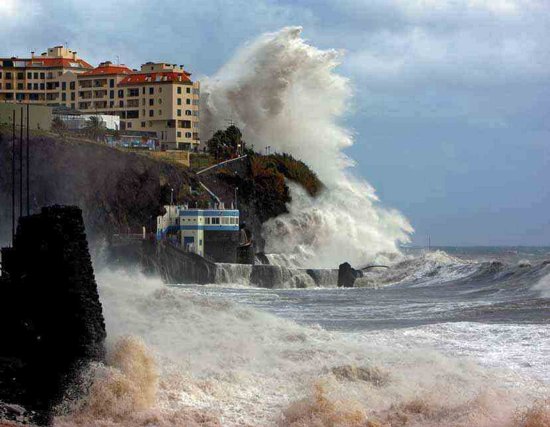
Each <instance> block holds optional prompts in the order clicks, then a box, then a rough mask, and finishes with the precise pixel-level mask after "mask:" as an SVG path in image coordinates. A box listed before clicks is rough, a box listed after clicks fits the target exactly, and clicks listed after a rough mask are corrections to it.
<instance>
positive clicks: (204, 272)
mask: <svg viewBox="0 0 550 427" xmlns="http://www.w3.org/2000/svg"><path fill="white" fill-rule="evenodd" d="M142 263H143V269H144V271H145V272H146V273H158V274H160V276H161V277H162V280H163V281H164V282H165V283H199V284H205V283H215V281H216V264H214V263H213V262H210V261H208V260H206V259H204V258H203V257H201V256H199V255H197V254H194V253H189V252H185V251H182V250H181V249H178V248H176V247H175V246H172V245H171V244H169V243H165V242H158V243H157V242H155V241H144V242H143V256H142Z"/></svg>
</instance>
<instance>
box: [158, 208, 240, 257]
mask: <svg viewBox="0 0 550 427" xmlns="http://www.w3.org/2000/svg"><path fill="white" fill-rule="evenodd" d="M164 208H165V209H166V213H165V214H164V215H162V216H159V217H157V240H167V241H170V242H171V243H172V244H174V245H175V246H178V247H180V248H182V249H183V250H185V251H186V252H193V253H196V254H198V255H201V256H204V257H207V258H210V259H212V260H214V261H216V262H232V263H234V262H235V261H236V254H237V247H238V245H239V211H238V210H236V209H189V208H188V207H187V206H174V205H171V206H165V207H164Z"/></svg>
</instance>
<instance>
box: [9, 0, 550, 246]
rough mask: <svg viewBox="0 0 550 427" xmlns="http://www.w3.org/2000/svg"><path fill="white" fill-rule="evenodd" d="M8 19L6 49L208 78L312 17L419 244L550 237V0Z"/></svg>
mask: <svg viewBox="0 0 550 427" xmlns="http://www.w3.org/2000/svg"><path fill="white" fill-rule="evenodd" d="M0 22H1V25H0V56H11V55H19V56H28V54H29V51H31V50H34V51H36V52H42V51H43V50H45V49H46V48H47V47H49V46H53V45H58V44H64V43H68V45H69V47H71V48H72V49H74V50H77V51H78V52H79V54H80V55H81V56H82V57H83V58H84V59H86V60H88V61H89V62H92V63H94V64H97V63H98V62H100V61H103V60H112V61H116V58H117V56H118V57H119V58H120V61H121V62H122V63H125V64H127V65H130V66H133V67H138V66H139V65H140V64H141V63H142V62H146V61H150V60H151V61H161V60H162V61H167V62H173V63H178V64H180V63H183V64H185V65H186V67H187V68H188V69H189V71H191V72H192V73H193V74H194V75H195V76H201V75H210V74H213V73H214V72H215V71H216V70H217V69H218V68H219V67H220V66H221V65H222V64H223V63H225V62H226V61H227V60H228V59H229V58H230V57H231V56H232V54H233V53H234V52H235V51H236V49H237V48H238V46H239V45H241V44H243V43H245V42H246V41H247V40H250V39H252V38H254V37H256V36H257V35H259V34H260V33H263V32H266V31H275V30H278V29H280V28H281V27H283V26H287V25H301V26H303V28H304V32H303V35H304V37H305V38H307V39H308V40H309V41H310V43H312V44H313V45H316V46H318V47H321V48H337V49H343V50H344V51H345V52H346V54H345V56H344V58H343V63H342V65H341V67H340V72H341V73H342V74H345V75H346V76H348V77H350V79H351V80H352V82H353V86H354V88H355V92H356V95H355V98H354V100H353V106H352V108H351V109H350V113H349V115H348V116H347V118H346V124H347V125H348V126H349V127H350V128H352V129H353V131H354V133H355V135H356V144H355V145H354V146H353V147H352V148H351V149H350V150H349V155H350V156H352V157H353V158H354V159H355V160H356V161H357V162H358V166H357V173H358V174H360V175H362V176H364V177H365V178H366V179H367V180H368V181H369V182H370V183H372V184H373V185H374V187H375V188H377V190H378V194H379V196H380V198H381V199H382V201H383V202H384V203H385V204H386V205H388V206H391V207H395V208H398V209H399V210H401V211H402V212H403V213H404V214H405V215H406V216H407V217H408V218H409V219H410V221H411V223H412V224H413V226H414V227H415V229H416V230H417V232H416V235H415V237H414V242H415V243H417V244H424V243H425V240H426V237H425V236H426V234H428V233H429V234H430V235H431V238H432V243H433V244H441V245H516V244H521V245H550V121H549V120H548V116H549V113H550V85H549V84H550V44H549V42H548V41H549V40H550V1H548V0H540V1H537V0H525V1H519V0H332V1H328V0H302V1H298V0H294V1H290V0H288V1H250V0H247V1H241V0H237V1H229V0H225V1H222V0H219V1H208V0H186V1H183V0H174V1H162V0H157V1H148V0H147V1H146V0H93V1H88V0H86V1H80V0H0Z"/></svg>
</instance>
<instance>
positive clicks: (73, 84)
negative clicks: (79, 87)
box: [69, 82, 76, 90]
mask: <svg viewBox="0 0 550 427" xmlns="http://www.w3.org/2000/svg"><path fill="white" fill-rule="evenodd" d="M69 89H71V90H75V89H76V84H75V82H69Z"/></svg>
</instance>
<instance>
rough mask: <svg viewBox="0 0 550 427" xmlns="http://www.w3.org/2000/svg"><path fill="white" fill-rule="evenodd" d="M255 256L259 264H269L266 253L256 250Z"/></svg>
mask: <svg viewBox="0 0 550 427" xmlns="http://www.w3.org/2000/svg"><path fill="white" fill-rule="evenodd" d="M256 258H257V260H258V261H259V262H260V264H269V259H268V258H267V256H266V254H265V253H263V252H258V253H257V254H256Z"/></svg>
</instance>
